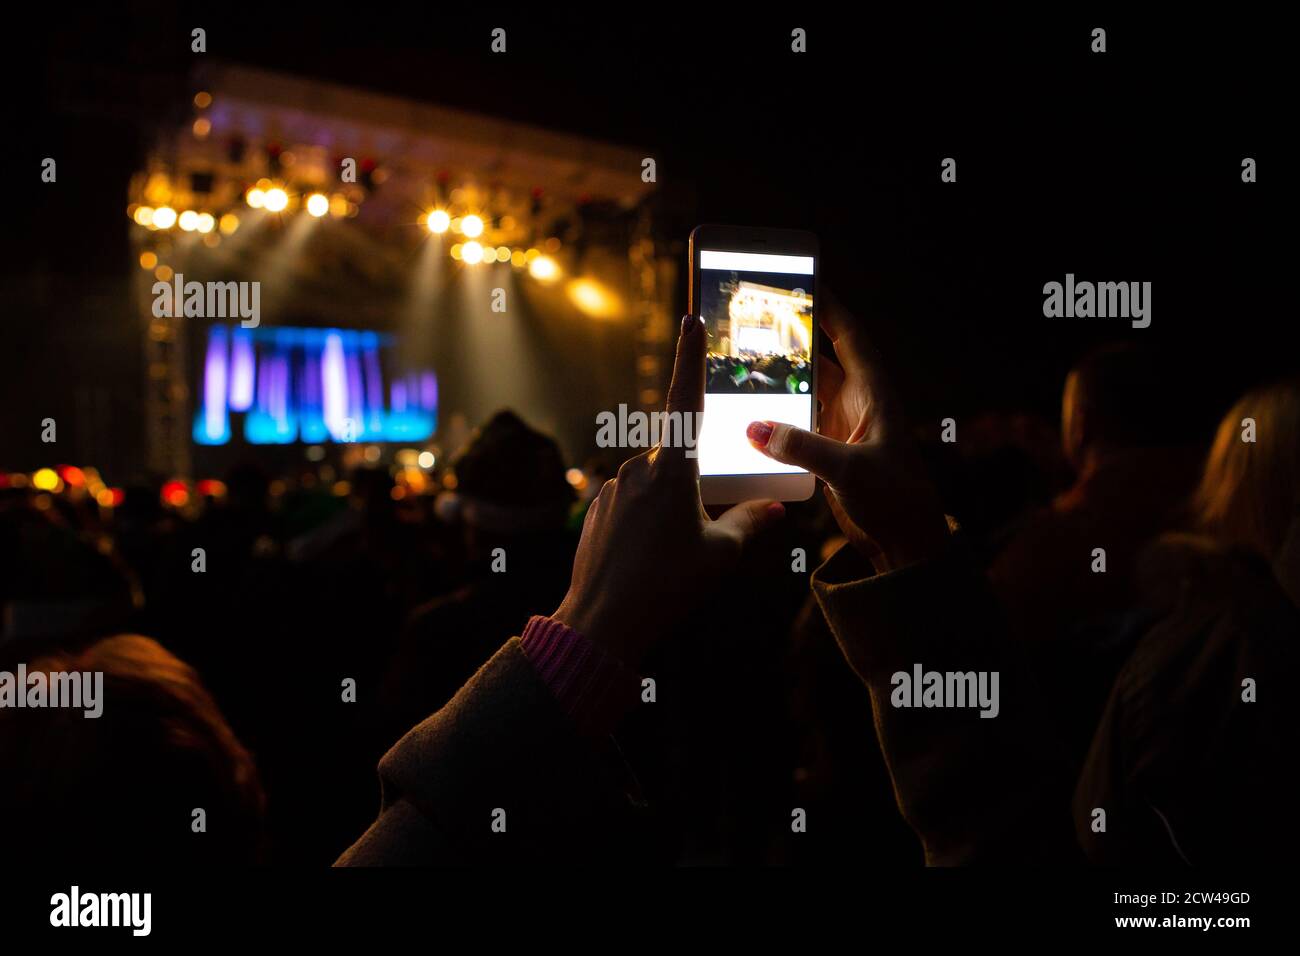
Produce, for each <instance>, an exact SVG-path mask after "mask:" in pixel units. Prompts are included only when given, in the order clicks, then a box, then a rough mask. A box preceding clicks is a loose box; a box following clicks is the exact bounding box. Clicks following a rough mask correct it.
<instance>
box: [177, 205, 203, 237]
mask: <svg viewBox="0 0 1300 956" xmlns="http://www.w3.org/2000/svg"><path fill="white" fill-rule="evenodd" d="M176 222H177V224H178V225H179V226H180V227H181V228H182V229H184V230H185V231H186V232H193V231H194V230H195V229H197V228H199V214H198V213H197V212H195V211H194V210H193V209H186V210H185V211H184V212H183V213H181V216H180V218H179V219H177V220H176Z"/></svg>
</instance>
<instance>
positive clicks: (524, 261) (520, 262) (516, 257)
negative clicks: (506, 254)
mask: <svg viewBox="0 0 1300 956" xmlns="http://www.w3.org/2000/svg"><path fill="white" fill-rule="evenodd" d="M510 264H511V265H512V266H514V267H515V268H516V269H522V268H523V267H524V266H526V265H528V258H527V256H525V255H524V251H523V250H522V249H516V250H515V251H514V252H512V253H510Z"/></svg>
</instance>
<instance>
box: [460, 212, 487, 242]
mask: <svg viewBox="0 0 1300 956" xmlns="http://www.w3.org/2000/svg"><path fill="white" fill-rule="evenodd" d="M460 231H461V232H463V233H464V234H465V235H466V236H468V237H469V238H471V239H477V238H478V237H479V236H481V235H483V220H482V219H480V218H479V217H478V216H466V217H465V218H464V219H462V220H461V221H460Z"/></svg>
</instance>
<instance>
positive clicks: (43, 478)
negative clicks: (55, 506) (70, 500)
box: [32, 468, 62, 491]
mask: <svg viewBox="0 0 1300 956" xmlns="http://www.w3.org/2000/svg"><path fill="white" fill-rule="evenodd" d="M32 484H33V485H34V486H35V487H36V488H38V489H40V490H41V491H53V490H54V489H56V488H58V487H59V485H60V484H62V482H61V480H60V479H59V474H58V472H56V471H55V470H54V469H53V468H41V469H40V470H38V471H37V472H36V473H35V474H33V475H32Z"/></svg>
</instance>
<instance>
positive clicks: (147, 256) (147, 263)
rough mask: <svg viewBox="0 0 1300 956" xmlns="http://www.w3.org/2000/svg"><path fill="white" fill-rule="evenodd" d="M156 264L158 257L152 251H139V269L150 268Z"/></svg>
mask: <svg viewBox="0 0 1300 956" xmlns="http://www.w3.org/2000/svg"><path fill="white" fill-rule="evenodd" d="M156 265H158V257H157V256H156V255H155V254H154V253H152V252H142V253H140V268H141V269H152V268H154V266H156Z"/></svg>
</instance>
